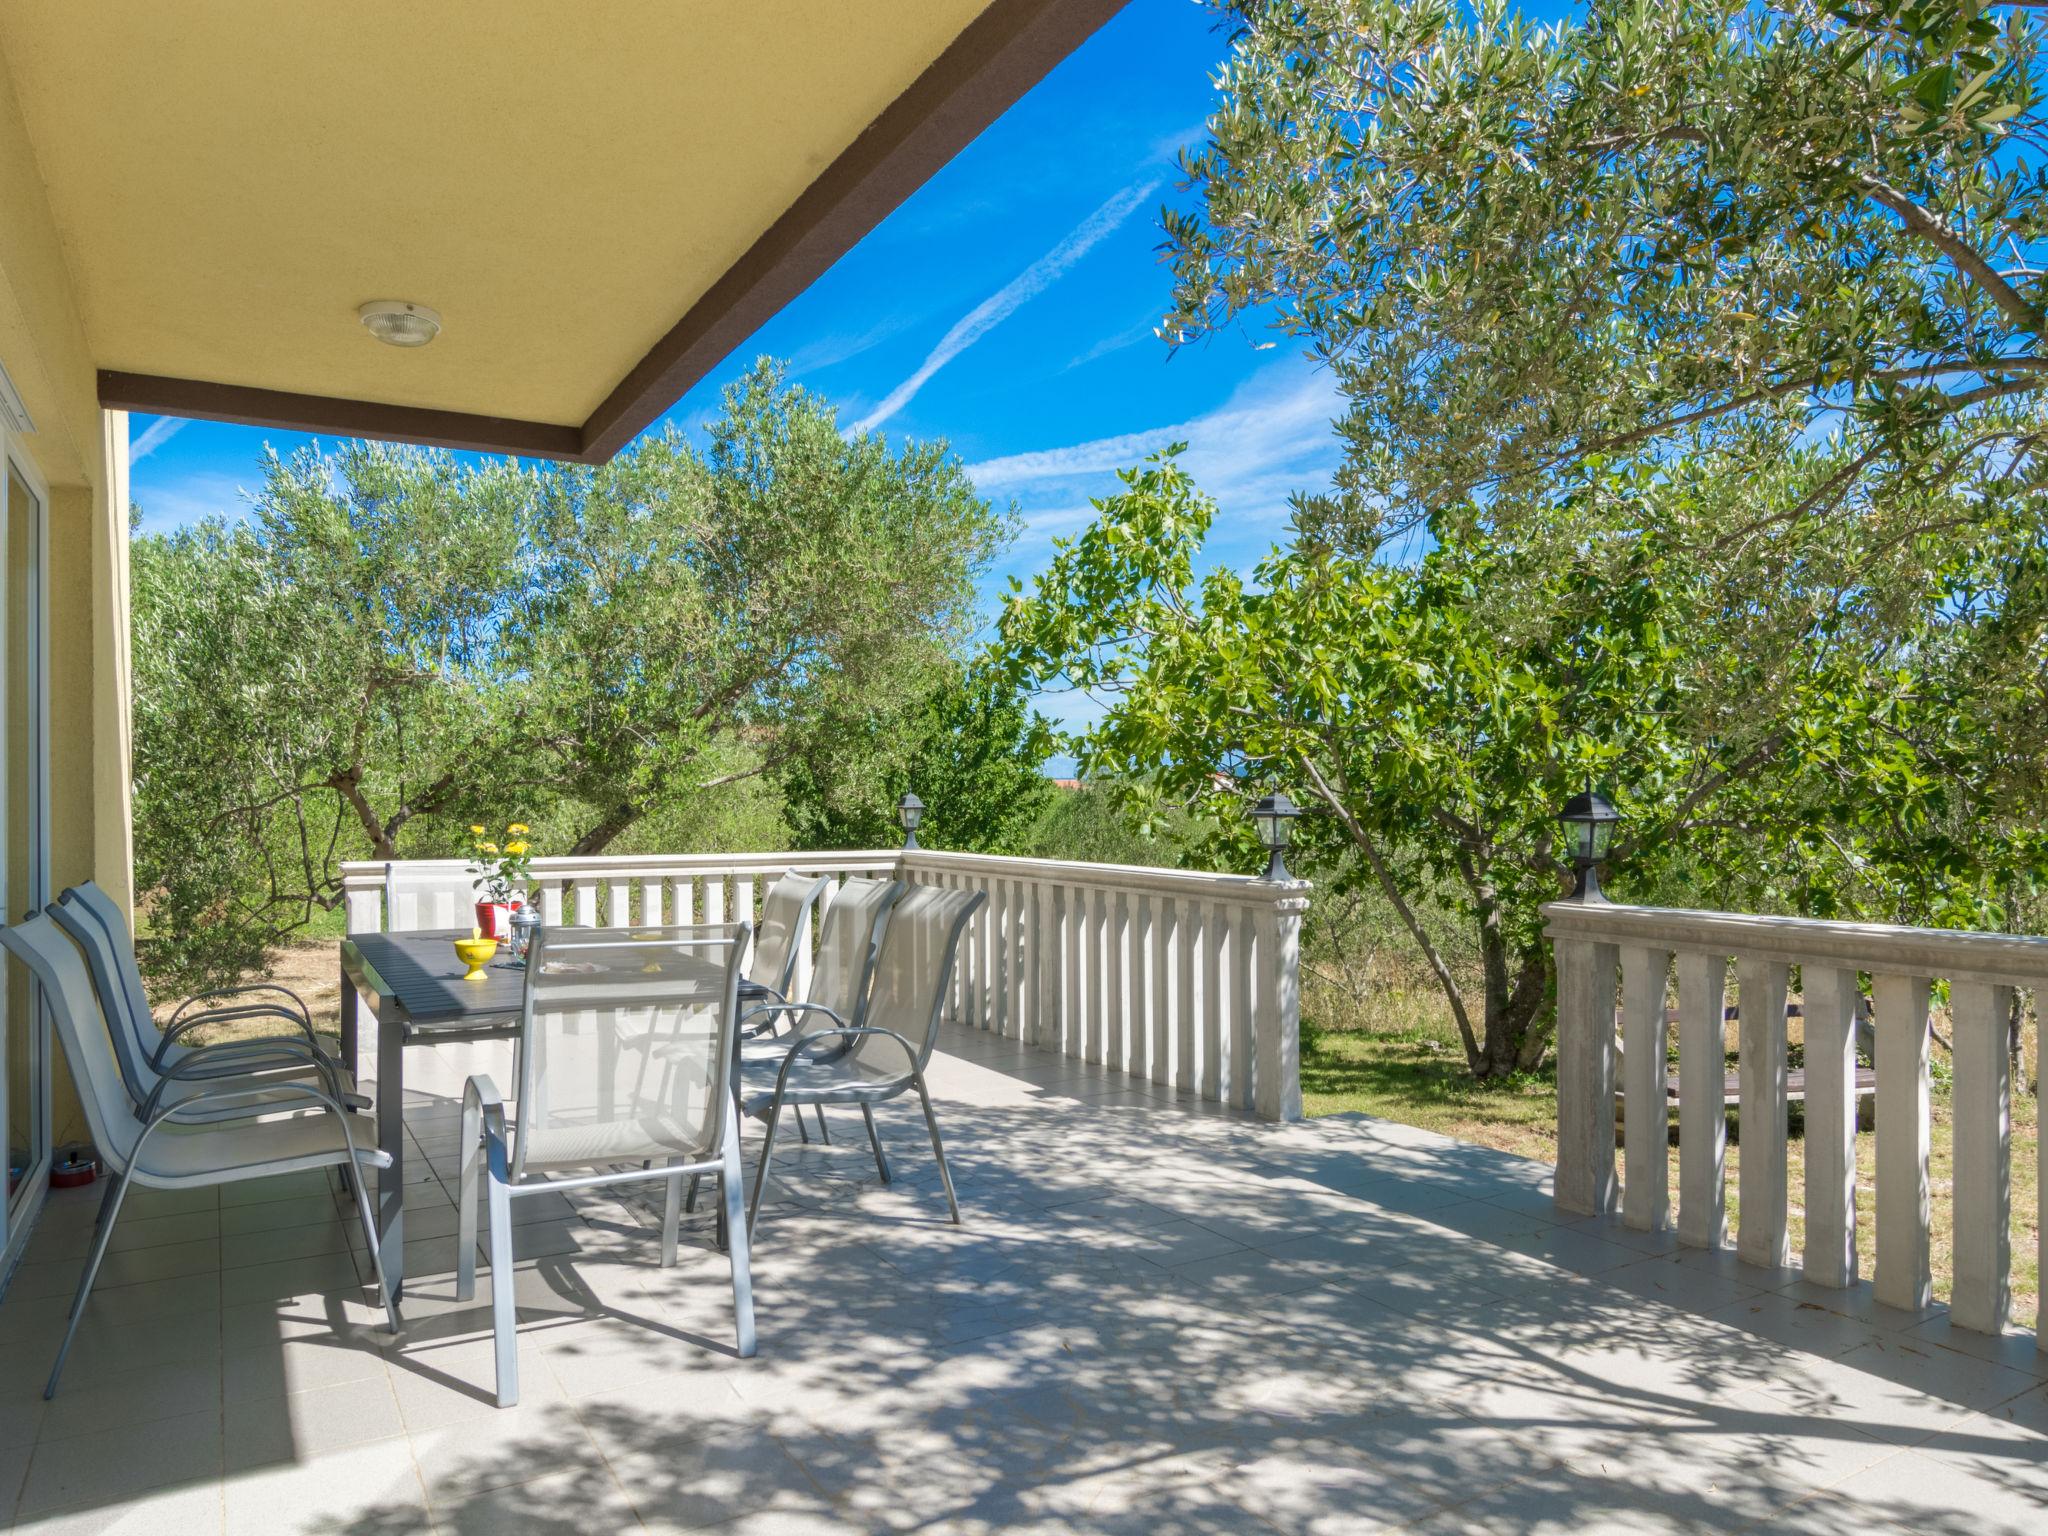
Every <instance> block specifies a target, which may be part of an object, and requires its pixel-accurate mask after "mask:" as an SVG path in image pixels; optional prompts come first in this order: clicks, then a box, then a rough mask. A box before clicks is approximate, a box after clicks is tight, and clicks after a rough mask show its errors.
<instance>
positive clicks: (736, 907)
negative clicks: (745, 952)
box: [684, 875, 754, 923]
mask: <svg viewBox="0 0 2048 1536" xmlns="http://www.w3.org/2000/svg"><path fill="white" fill-rule="evenodd" d="M732 918H733V921H734V922H736V923H751V922H753V921H754V877H753V876H752V875H741V876H740V877H739V878H738V879H737V880H735V881H734V882H733V911H732ZM684 921H687V919H684Z"/></svg>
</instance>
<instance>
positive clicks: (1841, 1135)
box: [1799, 964, 1860, 1289]
mask: <svg viewBox="0 0 2048 1536" xmlns="http://www.w3.org/2000/svg"><path fill="white" fill-rule="evenodd" d="M1799 990H1800V993H1801V996H1802V997H1803V999H1804V1009H1805V1017H1806V1278H1807V1279H1809V1280H1811V1281H1812V1282H1813V1283H1814V1284H1815V1285H1827V1286H1834V1287H1836V1288H1838V1289H1839V1288H1842V1287H1845V1286H1851V1285H1854V1284H1855V1283H1856V1269H1857V1263H1856V1002H1857V998H1858V996H1859V995H1860V994H1859V992H1858V988H1857V983H1856V973H1855V972H1854V971H1846V970H1843V969H1841V968H1840V967H1838V966H1832V965H1818V964H1803V965H1801V966H1800V967H1799Z"/></svg>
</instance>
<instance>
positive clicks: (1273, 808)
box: [1252, 790, 1301, 880]
mask: <svg viewBox="0 0 2048 1536" xmlns="http://www.w3.org/2000/svg"><path fill="white" fill-rule="evenodd" d="M1300 814H1301V807H1300V806H1298V805H1296V804H1295V803H1294V802H1293V801H1292V800H1290V799H1288V798H1287V797H1286V796H1285V795H1283V794H1281V793H1280V792H1279V791H1278V790H1275V791H1274V792H1273V793H1272V794H1270V795H1264V796H1261V797H1260V799H1259V801H1258V803H1257V804H1255V805H1253V806H1252V822H1253V824H1254V825H1255V826H1257V827H1258V829H1259V841H1260V842H1262V843H1264V844H1265V845H1266V851H1267V852H1268V853H1270V854H1271V855H1272V857H1271V858H1270V859H1268V860H1267V862H1266V878H1267V879H1268V880H1292V879H1293V878H1294V876H1292V875H1290V874H1289V873H1287V865H1286V863H1285V862H1284V861H1282V859H1281V857H1280V855H1281V853H1282V851H1284V850H1285V849H1286V847H1287V839H1288V837H1289V836H1290V835H1292V833H1293V831H1294V818H1295V817H1297V816H1299V815H1300Z"/></svg>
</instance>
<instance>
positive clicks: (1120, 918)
mask: <svg viewBox="0 0 2048 1536" xmlns="http://www.w3.org/2000/svg"><path fill="white" fill-rule="evenodd" d="M1107 947H1108V956H1107V961H1108V963H1107V965H1106V967H1105V969H1106V971H1107V973H1108V976H1109V1016H1108V1017H1107V1018H1106V1019H1105V1020H1104V1021H1103V1032H1102V1033H1103V1038H1102V1059H1103V1062H1104V1064H1105V1065H1106V1066H1108V1067H1110V1068H1111V1069H1112V1070H1115V1071H1119V1072H1120V1071H1122V1070H1123V1067H1124V1063H1125V1062H1127V1061H1128V1060H1129V1059H1130V1044H1129V1040H1128V1036H1129V1033H1130V1027H1131V904H1130V900H1129V898H1128V897H1127V896H1126V895H1125V894H1124V892H1123V890H1122V889H1121V888H1119V889H1117V890H1116V891H1114V892H1113V893H1111V895H1110V900H1109V934H1108V946H1107Z"/></svg>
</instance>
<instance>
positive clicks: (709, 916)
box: [704, 875, 725, 923]
mask: <svg viewBox="0 0 2048 1536" xmlns="http://www.w3.org/2000/svg"><path fill="white" fill-rule="evenodd" d="M704 921H705V922H707V923H722V922H724V921H725V876H723V875H707V876H706V877H705V880H704Z"/></svg>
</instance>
